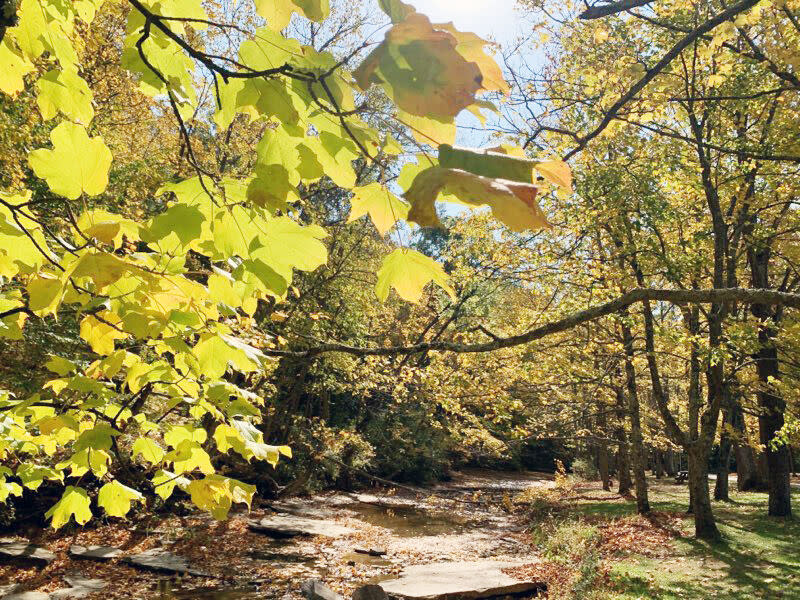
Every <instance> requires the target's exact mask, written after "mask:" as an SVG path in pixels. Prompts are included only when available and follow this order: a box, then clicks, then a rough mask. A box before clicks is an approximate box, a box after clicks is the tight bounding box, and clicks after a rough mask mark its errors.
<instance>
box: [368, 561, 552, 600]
mask: <svg viewBox="0 0 800 600" xmlns="http://www.w3.org/2000/svg"><path fill="white" fill-rule="evenodd" d="M520 564H522V563H518V562H507V561H497V560H480V561H470V562H446V563H434V564H428V565H413V566H410V567H406V568H405V569H403V574H402V576H401V577H399V578H398V579H392V580H390V581H383V582H381V584H380V585H381V587H382V588H383V590H384V591H385V592H386V593H387V594H389V596H392V597H395V598H402V599H404V600H477V599H478V598H490V597H492V596H504V595H508V594H521V593H523V592H531V591H534V590H537V589H542V588H544V584H543V583H541V582H538V581H523V580H520V579H516V578H514V577H511V576H509V575H506V574H505V573H503V571H502V569H506V568H512V567H517V566H519V565H520Z"/></svg>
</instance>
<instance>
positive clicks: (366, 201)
mask: <svg viewBox="0 0 800 600" xmlns="http://www.w3.org/2000/svg"><path fill="white" fill-rule="evenodd" d="M353 194H354V196H353V198H352V199H351V200H350V217H349V218H348V220H347V222H348V223H352V222H353V221H355V220H356V219H358V218H359V217H362V216H364V215H366V214H369V216H370V218H371V219H372V222H373V223H374V224H375V227H376V229H377V230H378V232H379V233H380V234H381V235H384V234H386V232H387V231H389V230H390V229H391V228H392V227H394V224H395V223H396V222H397V221H398V220H400V219H405V218H406V217H407V216H408V209H409V206H408V204H407V203H406V202H404V201H403V200H401V199H400V198H398V197H397V196H395V195H394V194H393V193H392V192H390V191H389V190H388V189H387V188H386V187H384V186H382V185H381V184H379V183H370V184H367V185H365V186H361V187H357V188H355V189H354V190H353Z"/></svg>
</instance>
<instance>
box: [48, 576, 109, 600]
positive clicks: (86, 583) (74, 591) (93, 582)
mask: <svg viewBox="0 0 800 600" xmlns="http://www.w3.org/2000/svg"><path fill="white" fill-rule="evenodd" d="M64 581H66V582H67V583H68V584H69V585H70V586H71V587H68V588H64V589H60V590H56V591H55V592H53V593H52V594H50V598H51V600H60V599H61V598H86V597H87V596H89V595H90V594H94V593H95V592H98V591H100V590H102V589H103V588H104V587H106V582H105V581H103V580H102V579H87V578H86V577H84V576H83V575H67V576H66V577H64Z"/></svg>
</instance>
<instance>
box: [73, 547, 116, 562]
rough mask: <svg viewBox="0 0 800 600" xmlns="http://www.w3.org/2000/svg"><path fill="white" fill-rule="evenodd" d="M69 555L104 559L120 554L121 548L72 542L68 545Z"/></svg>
mask: <svg viewBox="0 0 800 600" xmlns="http://www.w3.org/2000/svg"><path fill="white" fill-rule="evenodd" d="M69 555H70V556H71V557H72V558H85V559H89V560H103V561H105V560H111V559H112V558H117V557H118V556H122V550H120V549H119V548H114V547H113V546H78V545H77V544H73V545H72V546H70V547H69Z"/></svg>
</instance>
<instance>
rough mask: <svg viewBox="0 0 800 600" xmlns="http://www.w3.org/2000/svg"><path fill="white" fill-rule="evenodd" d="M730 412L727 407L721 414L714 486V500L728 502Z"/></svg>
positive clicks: (730, 447)
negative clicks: (720, 430) (717, 461)
mask: <svg viewBox="0 0 800 600" xmlns="http://www.w3.org/2000/svg"><path fill="white" fill-rule="evenodd" d="M730 429H731V410H730V407H727V408H725V409H724V410H723V412H722V432H721V433H720V437H719V465H718V467H717V483H716V485H715V486H714V500H725V501H730V495H729V487H730V486H729V485H728V479H729V476H730V471H731V449H732V446H733V444H732V443H731V434H730Z"/></svg>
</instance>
